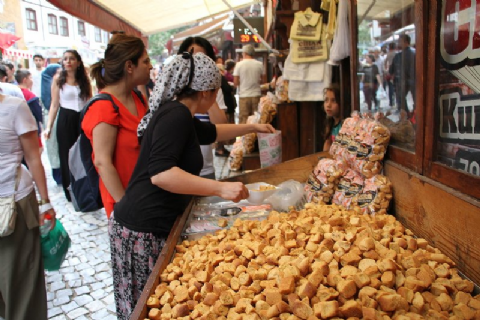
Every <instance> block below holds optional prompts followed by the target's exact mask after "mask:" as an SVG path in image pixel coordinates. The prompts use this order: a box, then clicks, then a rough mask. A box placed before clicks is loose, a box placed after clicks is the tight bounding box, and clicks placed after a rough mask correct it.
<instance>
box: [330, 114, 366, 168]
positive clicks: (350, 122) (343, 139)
mask: <svg viewBox="0 0 480 320" xmlns="http://www.w3.org/2000/svg"><path fill="white" fill-rule="evenodd" d="M359 119H360V116H359V115H358V113H357V112H354V113H353V114H352V116H351V117H350V118H347V119H345V120H344V121H343V124H342V127H341V128H340V131H339V132H338V135H337V136H336V137H335V140H334V141H333V143H332V146H331V147H330V154H331V155H332V156H333V157H334V158H335V159H337V160H343V159H344V155H345V153H346V152H347V147H348V145H349V143H350V140H351V139H353V137H354V130H355V125H356V124H357V122H358V121H359Z"/></svg>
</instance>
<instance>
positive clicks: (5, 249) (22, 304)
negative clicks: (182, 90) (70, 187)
mask: <svg viewBox="0 0 480 320" xmlns="http://www.w3.org/2000/svg"><path fill="white" fill-rule="evenodd" d="M0 112H1V113H2V116H1V117H0V154H1V157H0V159H1V160H0V196H1V197H9V196H12V195H14V197H15V210H16V211H17V218H16V222H15V229H14V231H13V233H12V234H10V235H8V236H5V237H0V261H1V263H0V274H1V277H0V317H3V318H5V319H7V320H24V319H36V320H44V319H45V320H46V319H47V294H46V290H45V273H44V269H43V262H42V253H41V248H40V232H39V225H43V221H44V214H45V213H47V212H48V214H50V215H51V216H52V218H53V220H52V221H55V220H54V219H55V211H54V210H53V208H52V206H51V205H50V203H49V200H48V191H47V183H46V178H45V172H44V168H43V165H42V161H41V159H40V153H39V145H38V138H37V124H36V123H35V119H34V118H33V116H32V113H31V112H30V110H29V108H28V106H27V103H26V102H25V100H23V99H20V98H17V97H12V96H7V95H4V94H2V91H1V90H0ZM23 158H24V159H25V161H26V163H27V165H28V167H29V170H27V168H26V167H25V166H22V165H21V161H22V159H23ZM17 179H18V183H17V187H15V185H16V180H17ZM34 182H35V186H36V189H37V190H38V193H39V194H40V197H41V199H42V200H41V202H40V204H41V205H40V211H39V203H38V202H37V197H36V194H35V188H34ZM53 227H54V223H52V228H53Z"/></svg>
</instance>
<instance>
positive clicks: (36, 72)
mask: <svg viewBox="0 0 480 320" xmlns="http://www.w3.org/2000/svg"><path fill="white" fill-rule="evenodd" d="M33 63H34V65H35V68H31V69H30V72H31V73H32V80H33V85H32V92H33V93H34V94H35V95H36V96H37V97H38V98H40V97H41V96H42V72H43V70H45V67H44V64H45V60H44V59H43V56H42V55H40V54H36V55H34V56H33Z"/></svg>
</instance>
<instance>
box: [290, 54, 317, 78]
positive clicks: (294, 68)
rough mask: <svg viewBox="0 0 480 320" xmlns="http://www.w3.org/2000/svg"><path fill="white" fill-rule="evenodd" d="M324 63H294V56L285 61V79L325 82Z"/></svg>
mask: <svg viewBox="0 0 480 320" xmlns="http://www.w3.org/2000/svg"><path fill="white" fill-rule="evenodd" d="M324 66H325V63H324V62H312V63H293V62H292V55H291V54H289V55H288V57H287V59H286V60H285V66H284V69H283V78H284V79H285V80H294V81H303V82H319V81H323V74H324Z"/></svg>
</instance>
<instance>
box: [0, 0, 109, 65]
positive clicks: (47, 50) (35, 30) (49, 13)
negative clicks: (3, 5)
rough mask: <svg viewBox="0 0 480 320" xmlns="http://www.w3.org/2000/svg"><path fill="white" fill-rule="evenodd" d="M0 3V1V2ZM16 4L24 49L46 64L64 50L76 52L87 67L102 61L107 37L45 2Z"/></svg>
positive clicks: (22, 0)
mask: <svg viewBox="0 0 480 320" xmlns="http://www.w3.org/2000/svg"><path fill="white" fill-rule="evenodd" d="M0 1H1V0H0ZM7 1H18V2H20V7H21V8H20V11H21V19H22V22H23V35H24V42H25V46H26V47H27V48H28V49H29V50H30V51H31V52H32V53H40V54H42V55H43V56H44V57H45V58H47V59H49V61H50V62H56V61H58V60H59V59H60V58H61V57H62V55H63V52H64V51H65V50H67V49H75V50H77V51H78V52H79V53H80V55H81V56H82V59H83V60H84V62H85V63H87V64H92V63H94V62H96V61H98V59H100V58H102V57H103V53H104V51H105V49H106V46H107V43H108V40H109V37H110V35H109V33H108V32H106V31H105V30H101V29H100V28H98V27H95V26H93V25H91V24H89V23H87V22H85V21H82V20H79V19H77V18H76V17H74V16H71V15H70V14H68V13H66V12H64V11H62V10H60V9H58V8H57V7H55V6H53V5H52V4H50V3H49V2H48V1H46V0H7Z"/></svg>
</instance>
